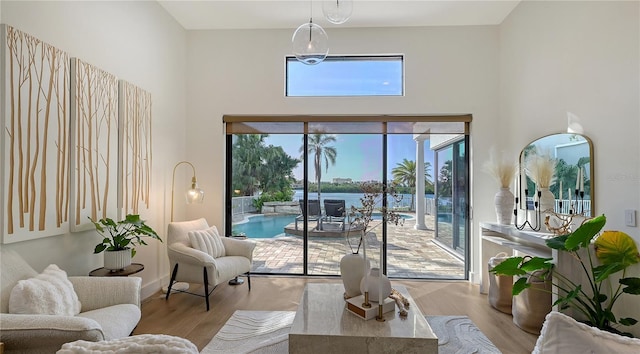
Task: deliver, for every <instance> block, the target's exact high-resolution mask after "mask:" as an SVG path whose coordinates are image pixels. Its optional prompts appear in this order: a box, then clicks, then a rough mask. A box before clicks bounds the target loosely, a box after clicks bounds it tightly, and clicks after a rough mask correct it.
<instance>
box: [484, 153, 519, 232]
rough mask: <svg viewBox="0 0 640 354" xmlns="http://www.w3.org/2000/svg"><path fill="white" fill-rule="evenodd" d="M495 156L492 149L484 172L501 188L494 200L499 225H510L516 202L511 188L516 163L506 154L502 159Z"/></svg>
mask: <svg viewBox="0 0 640 354" xmlns="http://www.w3.org/2000/svg"><path fill="white" fill-rule="evenodd" d="M495 155H496V153H495V151H494V150H493V149H492V150H491V152H490V155H489V160H488V161H486V162H485V164H484V166H483V167H484V171H485V172H487V173H488V174H490V175H491V176H492V177H493V178H494V179H495V180H496V181H497V182H498V184H499V186H500V189H499V190H498V192H497V193H496V195H495V197H494V199H493V201H494V204H495V208H496V216H497V219H498V220H497V221H498V224H502V225H510V224H511V218H512V216H513V207H514V200H515V197H514V195H513V193H512V192H511V189H510V187H511V181H512V180H513V177H514V176H515V173H516V171H517V167H516V163H515V161H513V160H511V159H509V158H507V157H506V156H505V154H502V156H501V158H498V157H496V156H495Z"/></svg>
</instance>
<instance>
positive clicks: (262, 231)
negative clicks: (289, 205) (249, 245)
mask: <svg viewBox="0 0 640 354" xmlns="http://www.w3.org/2000/svg"><path fill="white" fill-rule="evenodd" d="M295 219H296V216H295V215H274V216H264V215H255V216H250V217H249V219H248V221H246V222H243V223H240V224H234V225H233V233H234V234H235V235H238V234H241V233H243V234H245V235H247V237H249V238H273V237H276V236H282V235H284V227H285V226H287V225H289V224H291V223H292V222H294V221H295Z"/></svg>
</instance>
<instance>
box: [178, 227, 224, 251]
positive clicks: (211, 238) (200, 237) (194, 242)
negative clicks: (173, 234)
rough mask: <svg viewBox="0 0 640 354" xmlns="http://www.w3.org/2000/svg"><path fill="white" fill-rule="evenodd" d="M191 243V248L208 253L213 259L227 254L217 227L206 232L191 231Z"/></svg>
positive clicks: (189, 233)
mask: <svg viewBox="0 0 640 354" xmlns="http://www.w3.org/2000/svg"><path fill="white" fill-rule="evenodd" d="M187 234H188V235H189V242H191V247H193V248H195V249H197V250H200V251H202V252H205V253H207V254H208V255H210V256H211V257H213V258H218V257H222V256H224V255H225V254H226V250H225V249H224V244H223V243H222V238H221V237H220V234H219V233H218V229H217V228H216V227H215V226H211V227H210V228H208V229H206V230H196V231H189V232H188V233H187Z"/></svg>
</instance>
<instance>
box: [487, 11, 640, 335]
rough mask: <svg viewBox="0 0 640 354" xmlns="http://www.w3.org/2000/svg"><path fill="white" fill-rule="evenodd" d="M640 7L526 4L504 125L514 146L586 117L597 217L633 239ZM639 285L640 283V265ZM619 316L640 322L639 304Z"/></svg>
mask: <svg viewBox="0 0 640 354" xmlns="http://www.w3.org/2000/svg"><path fill="white" fill-rule="evenodd" d="M639 18H640V7H639V3H638V2H635V1H633V2H615V1H611V2H609V1H607V2H591V1H580V2H571V1H570V2H555V1H544V2H530V1H525V2H522V3H520V5H518V6H517V7H516V8H515V10H514V11H513V12H512V13H511V14H510V15H509V16H508V18H507V19H506V20H505V21H504V22H503V23H502V25H501V26H500V118H501V124H502V125H503V126H504V130H503V131H504V132H507V133H508V134H509V137H510V139H509V143H508V145H507V146H506V147H507V148H508V149H512V150H514V151H519V150H521V149H522V148H523V147H524V146H525V145H526V144H527V143H528V142H529V141H532V140H534V139H535V138H537V137H539V136H542V135H547V134H550V133H556V132H563V131H566V129H567V112H572V113H574V114H576V115H577V116H578V117H579V118H580V121H581V124H582V127H583V128H584V134H585V135H587V136H589V137H590V138H591V139H592V140H593V144H594V150H595V158H594V167H595V186H596V187H595V188H596V193H595V198H596V213H597V214H605V215H606V216H607V225H606V226H605V229H610V230H620V231H624V232H626V233H628V234H629V235H631V236H632V237H633V238H634V239H635V240H636V244H638V245H640V231H639V229H638V227H637V226H636V227H627V226H625V223H624V210H625V209H634V210H639V209H640V154H638V151H640V139H639V137H640V106H639V105H640V20H639ZM632 275H633V276H640V267H639V266H634V267H633V269H632ZM623 298H624V299H625V301H621V302H619V303H618V304H617V305H616V308H614V313H617V314H619V315H620V314H624V315H625V316H626V315H629V316H632V317H635V318H636V319H640V307H639V306H638V298H637V297H636V298H634V297H633V296H623ZM633 332H634V334H635V335H636V336H638V335H640V326H638V325H636V326H634V327H633Z"/></svg>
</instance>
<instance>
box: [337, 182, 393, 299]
mask: <svg viewBox="0 0 640 354" xmlns="http://www.w3.org/2000/svg"><path fill="white" fill-rule="evenodd" d="M360 189H361V190H362V192H363V193H364V196H363V197H362V198H360V202H361V206H360V207H356V206H353V205H352V206H351V210H350V212H349V218H350V220H351V222H350V224H349V230H348V231H347V235H346V239H347V245H348V246H349V250H350V251H351V253H350V254H347V255H345V256H344V257H342V259H341V260H340V277H341V278H342V282H343V284H344V287H345V294H344V297H345V299H348V298H351V297H354V296H358V295H360V294H362V290H361V289H360V283H361V282H362V279H363V278H364V277H366V276H367V275H368V273H369V269H370V260H369V259H368V258H367V242H366V237H367V235H368V233H369V231H371V230H372V229H374V228H376V227H377V226H378V225H380V224H382V223H384V222H386V223H393V224H395V225H398V224H402V220H403V219H402V218H401V217H400V214H398V213H396V212H395V211H393V210H389V209H387V205H386V198H385V197H386V196H388V195H390V196H392V198H393V199H394V200H396V201H397V202H399V201H400V200H402V196H400V195H398V194H397V193H396V192H395V185H393V184H391V185H390V186H385V185H384V184H382V183H380V182H364V183H361V184H360ZM378 210H379V212H380V213H381V214H382V215H381V216H382V217H381V220H380V222H379V223H376V224H375V225H373V227H372V226H371V221H372V220H374V215H373V213H374V211H378ZM353 233H355V234H357V238H356V239H357V243H356V241H354V240H352V239H351V236H352V234H353ZM361 247H362V256H360V255H359V253H360V248H361ZM381 252H382V244H381ZM380 266H382V265H380ZM365 290H367V291H368V290H369V289H365Z"/></svg>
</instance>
